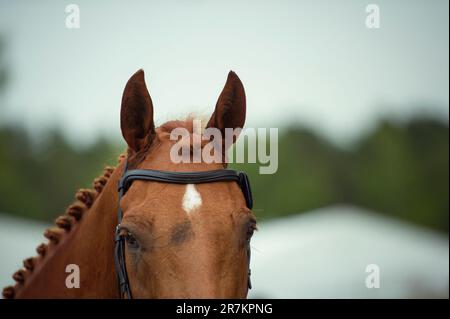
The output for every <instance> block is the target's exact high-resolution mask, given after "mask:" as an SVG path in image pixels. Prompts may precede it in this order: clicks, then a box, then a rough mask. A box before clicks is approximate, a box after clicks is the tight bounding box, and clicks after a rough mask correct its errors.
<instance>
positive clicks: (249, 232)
mask: <svg viewBox="0 0 450 319" xmlns="http://www.w3.org/2000/svg"><path fill="white" fill-rule="evenodd" d="M255 230H256V224H255V223H250V224H249V225H248V228H247V234H246V239H247V241H250V239H251V238H252V236H253V233H254V232H255Z"/></svg>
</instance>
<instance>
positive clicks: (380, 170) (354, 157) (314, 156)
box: [0, 41, 449, 232]
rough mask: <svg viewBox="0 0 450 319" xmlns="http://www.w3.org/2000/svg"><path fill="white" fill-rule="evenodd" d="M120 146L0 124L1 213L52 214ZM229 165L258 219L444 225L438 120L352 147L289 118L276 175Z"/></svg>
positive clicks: (443, 131) (445, 161) (445, 173)
mask: <svg viewBox="0 0 450 319" xmlns="http://www.w3.org/2000/svg"><path fill="white" fill-rule="evenodd" d="M3 46H4V43H3V42H2V41H0V92H1V91H2V89H4V88H5V87H6V84H7V79H8V74H9V73H8V71H10V70H8V67H7V64H6V63H5V61H4V59H3V58H2V54H1V53H2V51H3V50H2V47H3ZM0 112H1V104H0ZM37 141H39V142H37ZM124 149H125V144H124V143H123V142H122V141H113V140H107V139H104V138H103V139H98V140H97V141H96V142H95V143H92V144H90V145H89V146H84V147H80V146H75V145H73V144H71V143H70V142H69V141H68V140H67V139H66V138H65V136H64V134H63V133H62V132H61V131H60V130H58V129H49V130H48V131H47V132H46V136H45V138H41V139H36V137H35V136H33V133H32V132H29V131H27V130H26V129H25V128H23V127H22V126H20V124H18V123H11V122H8V123H1V122H0V212H7V213H10V214H14V215H17V216H24V217H29V218H35V219H40V220H47V221H50V220H52V219H54V218H55V217H56V216H58V215H60V214H62V213H63V212H64V210H65V208H66V207H67V205H68V204H69V203H71V201H72V200H73V198H74V194H75V192H76V190H77V189H78V188H81V187H91V183H92V181H93V179H94V178H95V177H96V176H97V175H99V174H101V172H102V170H103V167H104V166H105V165H115V164H116V162H117V156H118V155H119V154H120V153H121V152H122V151H123V150H124ZM231 166H232V167H235V168H238V169H243V170H245V171H247V172H248V174H249V176H250V180H251V182H252V188H253V195H254V200H255V209H254V211H255V213H256V215H257V216H258V218H259V219H260V220H264V219H269V218H275V217H280V216H284V215H289V214H298V213H302V212H306V211H309V210H311V209H314V208H319V207H324V206H328V205H331V204H343V203H344V204H353V205H358V206H361V207H366V208H369V209H371V210H374V211H375V212H380V213H383V214H387V215H390V216H393V217H397V218H401V219H403V220H407V221H410V222H413V223H416V224H420V225H423V226H427V227H431V228H434V229H437V230H441V231H444V232H448V216H449V170H448V168H449V128H448V122H445V121H439V120H437V119H435V118H427V117H424V116H418V117H416V118H413V119H410V120H408V121H403V122H396V121H394V120H390V119H385V120H383V121H381V122H379V123H378V125H377V126H376V128H375V129H374V130H372V131H371V132H370V133H368V134H366V135H364V136H361V137H360V138H359V139H358V140H357V141H356V142H354V143H353V144H352V145H350V146H349V147H339V146H337V145H335V144H333V143H331V142H330V141H328V140H326V139H325V138H323V137H320V136H319V135H318V134H316V133H315V132H314V131H313V130H310V129H306V128H302V127H300V126H298V125H291V126H290V127H288V128H285V129H283V130H282V131H281V132H280V136H279V167H278V171H277V173H276V174H273V175H261V174H259V173H258V169H259V164H233V165H231Z"/></svg>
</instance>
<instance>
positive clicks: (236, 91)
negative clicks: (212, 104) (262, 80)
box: [206, 71, 246, 136]
mask: <svg viewBox="0 0 450 319" xmlns="http://www.w3.org/2000/svg"><path fill="white" fill-rule="evenodd" d="M245 110H246V106H245V91H244V86H243V85H242V82H241V80H240V79H239V77H238V76H237V75H236V73H234V72H233V71H230V72H229V73H228V78H227V82H226V83H225V87H224V88H223V90H222V93H220V96H219V99H218V100H217V103H216V109H215V110H214V113H213V114H212V116H211V118H210V120H209V122H208V125H207V126H206V127H215V128H217V129H219V130H220V131H221V132H222V134H225V128H232V129H235V128H243V127H244V123H245ZM222 136H225V135H222Z"/></svg>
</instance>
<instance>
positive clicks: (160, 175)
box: [114, 163, 253, 299]
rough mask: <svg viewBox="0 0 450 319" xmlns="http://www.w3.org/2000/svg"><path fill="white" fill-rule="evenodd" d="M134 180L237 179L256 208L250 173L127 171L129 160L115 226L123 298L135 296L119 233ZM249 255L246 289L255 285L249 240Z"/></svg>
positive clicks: (123, 179) (247, 198) (223, 171)
mask: <svg viewBox="0 0 450 319" xmlns="http://www.w3.org/2000/svg"><path fill="white" fill-rule="evenodd" d="M135 180H143V181H153V182H161V183H174V184H201V183H214V182H226V181H235V182H237V183H238V184H239V186H240V187H241V190H242V193H243V195H244V198H245V202H246V204H247V207H248V208H249V209H252V207H253V199H252V191H251V189H250V182H249V180H248V177H247V174H245V173H244V172H238V171H235V170H232V169H221V170H214V171H203V172H168V171H158V170H150V169H133V170H128V163H126V165H125V169H124V172H123V174H122V178H121V179H120V181H119V189H118V191H119V208H118V212H117V215H118V216H117V217H118V225H117V227H116V234H115V243H116V245H115V252H114V262H115V268H116V273H117V280H118V284H119V292H120V297H121V298H124V297H128V298H130V299H131V298H132V297H133V296H132V294H131V289H130V283H129V281H128V274H127V269H126V264H125V238H124V236H121V235H120V223H121V222H122V217H123V213H122V209H121V208H120V200H121V199H122V197H123V196H124V195H125V193H126V191H127V190H128V188H129V187H130V186H131V183H132V182H133V181H135ZM247 258H248V278H247V288H248V289H251V288H252V284H251V281H250V275H251V271H250V242H248V243H247Z"/></svg>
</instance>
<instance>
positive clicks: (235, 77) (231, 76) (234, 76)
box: [227, 70, 244, 86]
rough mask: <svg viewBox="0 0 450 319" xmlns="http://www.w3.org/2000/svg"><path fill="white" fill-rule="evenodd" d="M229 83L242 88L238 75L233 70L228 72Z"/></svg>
mask: <svg viewBox="0 0 450 319" xmlns="http://www.w3.org/2000/svg"><path fill="white" fill-rule="evenodd" d="M229 81H230V82H231V83H234V84H238V85H240V86H244V85H243V84H242V81H241V79H240V78H239V77H238V75H237V74H236V72H234V71H233V70H230V72H228V78H227V82H229Z"/></svg>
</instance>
